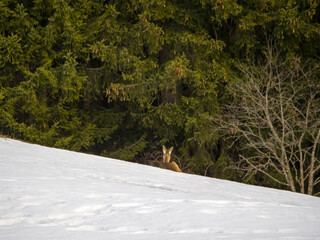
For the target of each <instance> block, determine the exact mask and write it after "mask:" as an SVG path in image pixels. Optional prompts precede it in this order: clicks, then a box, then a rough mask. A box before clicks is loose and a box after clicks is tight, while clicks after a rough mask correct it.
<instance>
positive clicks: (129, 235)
mask: <svg viewBox="0 0 320 240" xmlns="http://www.w3.org/2000/svg"><path fill="white" fill-rule="evenodd" d="M0 155H1V156H0V239H1V240H20V239H26V240H31V239H39V240H42V239H45V240H50V239H52V240H53V239H54V240H60V239H68V240H70V239H75V240H96V239H117V240H119V239H120V240H121V239H123V240H131V239H134V240H136V239H139V240H140V239H161V240H165V239H181V240H182V239H183V240H188V239H192V240H193V239H198V240H205V239H246V240H248V239H308V240H309V239H320V198H316V197H311V196H306V195H302V194H295V193H291V192H287V191H279V190H274V189H268V188H261V187H255V186H250V185H245V184H240V183H235V182H230V181H224V180H217V179H212V178H206V177H201V176H196V175H190V174H184V173H176V172H172V171H168V170H163V169H159V168H154V167H150V166H144V165H139V164H134V163H128V162H124V161H119V160H113V159H108V158H103V157H98V156H92V155H87V154H81V153H75V152H69V151H64V150H58V149H53V148H47V147H42V146H39V145H32V144H27V143H23V142H19V141H16V140H11V139H4V138H0Z"/></svg>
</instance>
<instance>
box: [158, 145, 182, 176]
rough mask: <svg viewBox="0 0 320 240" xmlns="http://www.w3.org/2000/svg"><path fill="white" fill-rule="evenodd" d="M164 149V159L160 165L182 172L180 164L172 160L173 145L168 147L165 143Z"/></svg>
mask: <svg viewBox="0 0 320 240" xmlns="http://www.w3.org/2000/svg"><path fill="white" fill-rule="evenodd" d="M162 150H163V161H162V163H160V167H161V168H164V169H169V170H172V171H176V172H181V170H180V168H179V166H178V165H177V164H176V163H175V162H170V158H171V153H172V150H173V147H171V148H169V149H167V148H166V147H165V146H164V145H163V146H162Z"/></svg>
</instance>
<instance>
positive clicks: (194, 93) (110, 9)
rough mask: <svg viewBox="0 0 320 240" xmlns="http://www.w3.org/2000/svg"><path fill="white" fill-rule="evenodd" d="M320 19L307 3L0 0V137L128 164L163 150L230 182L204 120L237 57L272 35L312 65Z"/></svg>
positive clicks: (258, 49) (319, 44)
mask: <svg viewBox="0 0 320 240" xmlns="http://www.w3.org/2000/svg"><path fill="white" fill-rule="evenodd" d="M319 22H320V19H319V2H318V1H314V0H308V1H307V0H303V1H298V0H281V1H275V0H261V1H256V0H250V1H244V0H199V1H194V0H192V1H191V0H188V1H167V0H152V1H146V0H134V1H127V0H120V1H119V0H117V1H107V2H106V1H101V0H90V1H85V0H79V1H70V0H54V1H47V0H34V1H16V0H0V131H1V134H5V135H9V136H12V137H16V138H21V139H24V140H28V141H32V142H37V143H41V144H45V145H50V146H55V147H60V148H66V149H72V150H76V151H86V152H92V153H96V154H107V155H108V156H113V157H117V158H121V159H125V160H132V159H133V158H136V157H139V154H141V153H143V152H144V151H148V150H149V149H150V148H151V147H154V146H156V147H157V148H159V149H160V148H161V145H162V144H170V145H174V146H175V149H177V150H176V152H175V154H176V155H178V156H179V158H180V159H182V160H181V161H182V164H183V165H184V166H185V167H186V169H187V170H188V171H190V172H197V173H200V174H203V173H204V171H205V169H206V167H207V166H209V165H210V164H216V165H217V166H219V167H210V169H215V170H214V171H212V175H214V176H219V177H222V178H229V179H230V178H236V176H235V175H233V173H231V172H228V171H222V169H223V168H224V167H226V166H227V165H228V164H229V162H228V161H226V160H222V157H221V154H222V153H221V151H222V150H221V146H220V143H219V140H220V138H221V137H220V136H219V135H217V134H214V133H212V132H213V131H212V124H211V122H210V120H209V119H210V118H211V117H214V116H215V115H217V114H218V113H219V112H220V104H221V103H223V102H224V101H228V98H226V96H225V90H224V89H225V85H227V84H228V83H230V82H232V81H233V78H232V76H231V75H230V72H232V71H235V70H234V62H236V61H242V60H244V59H247V58H248V57H250V58H255V59H259V58H260V57H261V55H262V52H263V49H264V48H265V47H266V46H267V39H268V38H273V39H274V42H275V43H276V44H277V46H279V47H281V48H282V49H283V54H285V55H288V56H290V55H295V54H298V55H301V56H302V57H303V58H315V57H316V56H317V55H319V49H320V41H319V40H320V39H319V35H320V30H319ZM219 171H222V172H220V173H219ZM209 172H210V171H209Z"/></svg>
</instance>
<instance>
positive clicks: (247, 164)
mask: <svg viewBox="0 0 320 240" xmlns="http://www.w3.org/2000/svg"><path fill="white" fill-rule="evenodd" d="M239 72H240V74H239V76H237V80H236V81H235V82H234V83H233V84H231V85H230V86H229V87H228V91H230V93H231V95H232V96H233V99H232V103H231V104H228V105H226V106H224V108H223V110H222V114H221V115H222V117H221V119H220V120H219V125H220V126H221V128H220V129H222V130H223V132H224V133H225V134H226V135H227V137H229V138H231V139H232V140H233V141H232V143H233V144H235V143H236V144H238V145H239V146H240V147H239V148H240V153H241V154H240V162H239V163H238V164H237V166H238V167H239V168H240V169H242V170H245V172H246V173H247V174H254V173H257V172H260V173H262V174H264V175H266V176H268V177H269V178H270V179H272V180H273V181H274V182H276V183H278V184H281V185H284V186H286V187H287V188H288V189H290V190H291V191H294V192H296V191H300V192H301V193H307V194H310V195H311V194H314V195H317V194H318V195H319V192H316V193H315V192H314V189H315V186H316V185H317V184H319V183H320V174H319V172H320V171H319V170H320V161H319V157H320V156H319V154H320V149H319V143H320V141H319V140H320V79H319V72H320V71H319V65H316V64H311V63H309V64H304V65H303V64H301V62H300V60H299V59H297V58H296V59H291V60H290V61H289V60H286V61H281V57H280V55H279V53H278V52H274V51H273V50H272V49H269V51H268V52H267V54H266V61H265V62H264V64H259V66H257V65H254V64H249V65H248V64H246V65H245V64H242V65H240V66H239Z"/></svg>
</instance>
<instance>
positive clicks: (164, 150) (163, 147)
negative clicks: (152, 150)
mask: <svg viewBox="0 0 320 240" xmlns="http://www.w3.org/2000/svg"><path fill="white" fill-rule="evenodd" d="M162 151H163V152H164V153H165V152H166V151H167V149H166V147H165V146H164V145H163V146H162Z"/></svg>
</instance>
